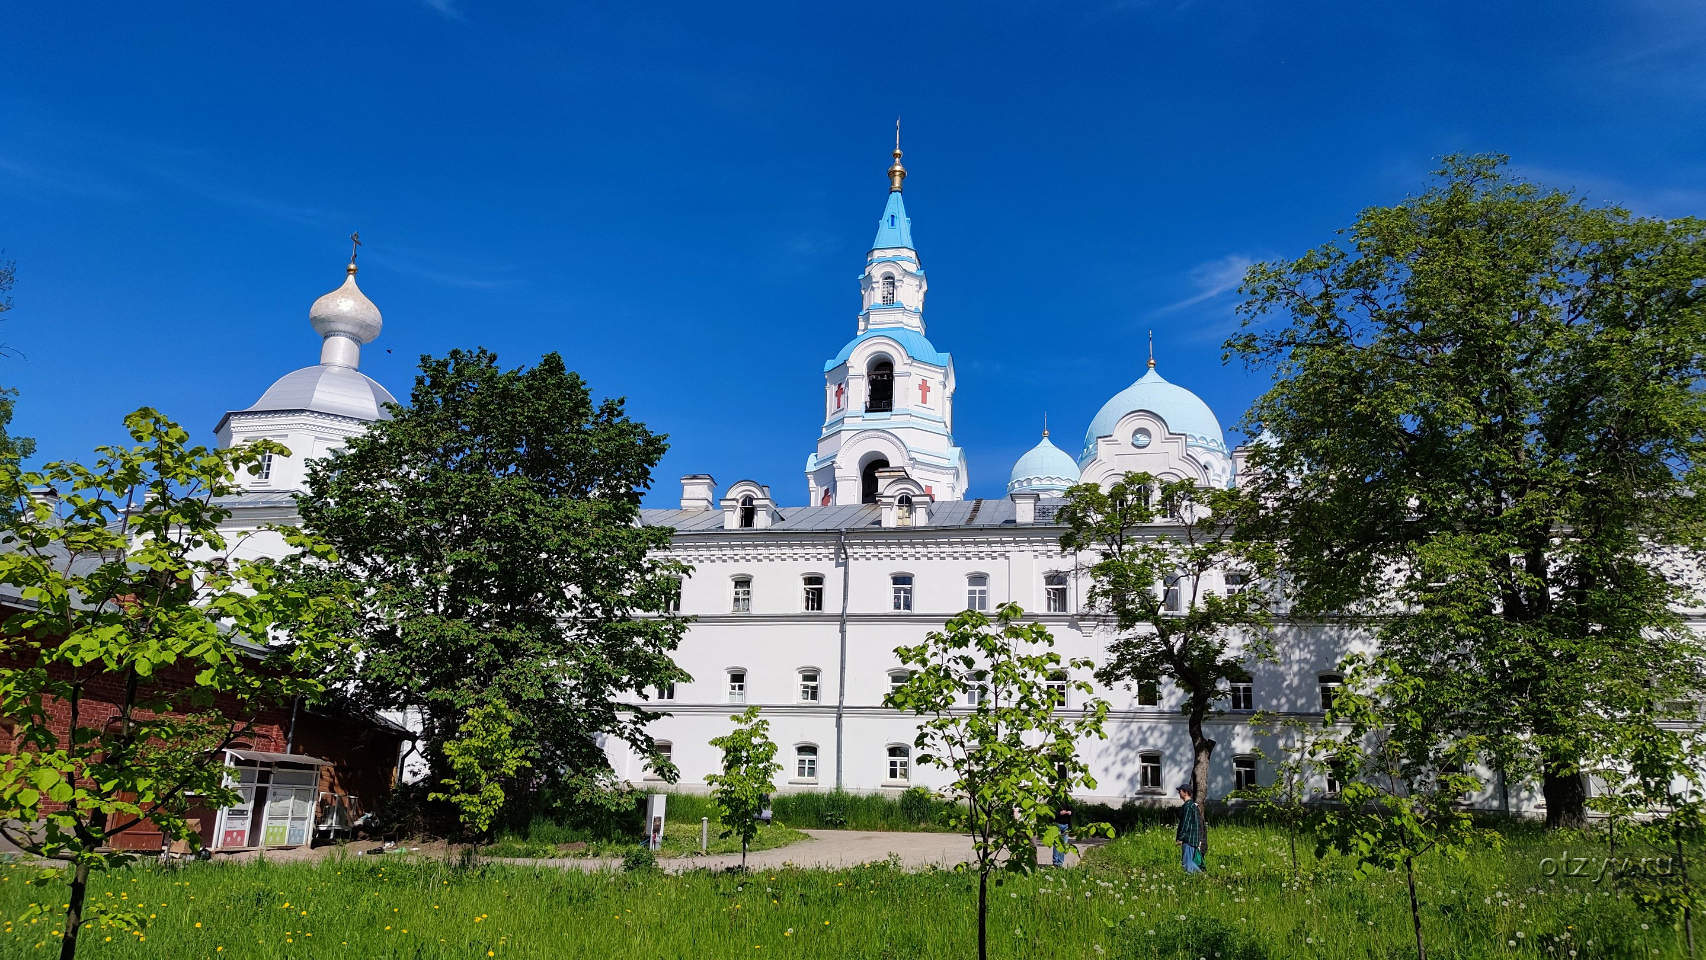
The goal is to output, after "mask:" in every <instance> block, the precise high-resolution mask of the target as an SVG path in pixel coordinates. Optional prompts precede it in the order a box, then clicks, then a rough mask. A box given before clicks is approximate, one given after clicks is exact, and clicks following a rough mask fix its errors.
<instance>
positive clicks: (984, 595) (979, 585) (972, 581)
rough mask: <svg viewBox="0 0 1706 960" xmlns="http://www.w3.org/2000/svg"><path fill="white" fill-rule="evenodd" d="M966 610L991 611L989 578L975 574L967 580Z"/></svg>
mask: <svg viewBox="0 0 1706 960" xmlns="http://www.w3.org/2000/svg"><path fill="white" fill-rule="evenodd" d="M966 609H967V610H988V609H989V578H988V577H987V576H985V575H983V574H981V573H974V574H972V575H971V576H969V577H967V578H966Z"/></svg>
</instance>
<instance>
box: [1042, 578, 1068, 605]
mask: <svg viewBox="0 0 1706 960" xmlns="http://www.w3.org/2000/svg"><path fill="white" fill-rule="evenodd" d="M1043 596H1044V598H1045V599H1046V600H1047V601H1048V603H1047V604H1046V606H1047V607H1048V612H1049V613H1065V612H1067V611H1066V574H1064V573H1051V574H1049V575H1048V576H1046V577H1043Z"/></svg>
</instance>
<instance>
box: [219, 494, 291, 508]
mask: <svg viewBox="0 0 1706 960" xmlns="http://www.w3.org/2000/svg"><path fill="white" fill-rule="evenodd" d="M297 493H298V491H295V490H250V491H248V492H246V493H239V494H234V495H232V496H229V497H215V498H214V499H213V502H214V503H215V504H216V505H218V506H221V507H224V508H225V509H227V510H238V509H242V508H244V507H294V506H296V495H297Z"/></svg>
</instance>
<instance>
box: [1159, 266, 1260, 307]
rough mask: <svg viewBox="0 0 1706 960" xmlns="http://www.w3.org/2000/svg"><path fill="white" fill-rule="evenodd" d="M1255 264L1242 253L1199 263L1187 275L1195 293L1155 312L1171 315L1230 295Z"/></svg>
mask: <svg viewBox="0 0 1706 960" xmlns="http://www.w3.org/2000/svg"><path fill="white" fill-rule="evenodd" d="M1255 262H1256V261H1255V260H1254V259H1252V258H1251V257H1248V256H1246V255H1244V254H1242V253H1229V254H1227V255H1226V256H1224V257H1217V258H1215V259H1213V260H1209V261H1207V262H1206V263H1199V264H1197V265H1196V266H1194V267H1192V268H1191V271H1190V273H1189V275H1188V279H1189V280H1190V283H1191V287H1192V288H1193V289H1194V290H1195V291H1196V292H1195V293H1192V294H1191V295H1190V296H1188V297H1185V298H1184V299H1182V300H1175V301H1174V302H1172V303H1169V304H1167V305H1166V306H1164V307H1162V308H1160V309H1159V310H1156V311H1155V312H1156V313H1172V312H1174V311H1176V310H1183V309H1185V308H1186V307H1194V306H1196V305H1197V304H1199V303H1206V302H1207V301H1209V300H1213V299H1214V298H1216V297H1219V296H1222V295H1224V294H1227V293H1231V292H1232V291H1234V290H1236V289H1238V285H1239V284H1240V283H1243V282H1244V274H1245V273H1246V272H1247V271H1248V270H1249V269H1250V266H1251V265H1252V264H1254V263H1255Z"/></svg>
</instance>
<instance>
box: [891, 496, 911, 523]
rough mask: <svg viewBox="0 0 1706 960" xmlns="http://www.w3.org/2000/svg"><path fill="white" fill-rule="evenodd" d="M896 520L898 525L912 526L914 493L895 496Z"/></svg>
mask: <svg viewBox="0 0 1706 960" xmlns="http://www.w3.org/2000/svg"><path fill="white" fill-rule="evenodd" d="M894 522H895V526H897V527H910V526H912V494H910V493H903V494H901V495H900V496H898V497H896V498H895V501H894Z"/></svg>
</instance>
